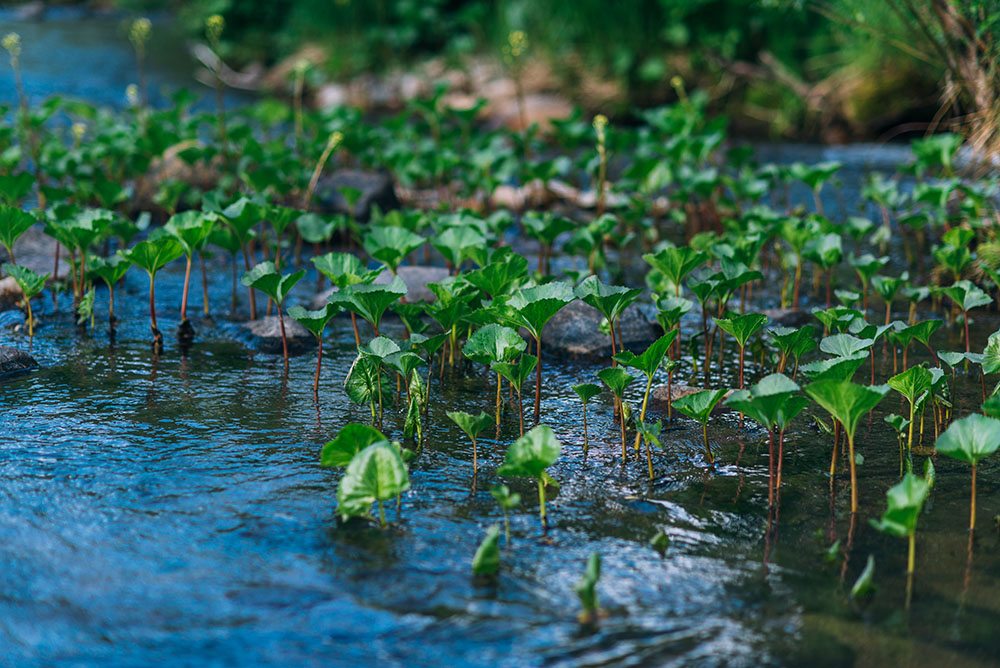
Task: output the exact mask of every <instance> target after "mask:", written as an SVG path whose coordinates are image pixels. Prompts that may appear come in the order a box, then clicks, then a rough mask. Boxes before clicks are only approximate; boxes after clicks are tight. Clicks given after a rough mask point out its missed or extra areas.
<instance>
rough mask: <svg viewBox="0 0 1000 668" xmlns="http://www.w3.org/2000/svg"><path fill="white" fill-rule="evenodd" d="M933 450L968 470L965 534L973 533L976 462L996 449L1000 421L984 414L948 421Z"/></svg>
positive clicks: (999, 433) (998, 441) (999, 441)
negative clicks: (969, 468)
mask: <svg viewBox="0 0 1000 668" xmlns="http://www.w3.org/2000/svg"><path fill="white" fill-rule="evenodd" d="M934 447H935V449H936V450H937V451H938V452H939V453H940V454H942V455H945V456H946V457H951V458H952V459H957V460H959V461H962V462H966V463H967V464H969V465H970V466H971V467H972V497H971V498H972V501H971V504H970V510H969V531H975V530H976V470H977V468H978V466H979V462H980V461H982V460H983V459H985V458H986V457H989V456H990V455H992V454H993V453H994V452H996V451H997V449H998V448H1000V420H997V419H995V418H992V417H986V416H985V415H978V414H973V415H968V416H966V417H964V418H962V419H960V420H956V421H954V422H952V423H951V425H950V426H949V427H948V428H947V429H946V430H945V431H944V433H943V434H941V436H940V437H939V438H938V440H937V443H936V444H935V446H934Z"/></svg>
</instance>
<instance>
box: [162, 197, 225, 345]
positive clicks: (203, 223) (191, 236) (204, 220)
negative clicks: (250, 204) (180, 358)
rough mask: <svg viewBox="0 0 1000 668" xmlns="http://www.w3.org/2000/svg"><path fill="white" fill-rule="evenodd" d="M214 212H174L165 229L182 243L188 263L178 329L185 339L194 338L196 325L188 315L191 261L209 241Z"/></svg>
mask: <svg viewBox="0 0 1000 668" xmlns="http://www.w3.org/2000/svg"><path fill="white" fill-rule="evenodd" d="M215 221H216V217H215V215H214V214H205V213H202V212H200V211H185V212H183V213H178V214H174V215H173V216H171V217H170V220H168V221H167V224H166V225H165V226H164V229H165V230H166V231H167V232H168V233H169V234H171V235H172V236H173V237H174V238H175V239H177V241H178V242H180V244H181V248H182V249H183V251H184V257H185V259H186V264H185V267H184V288H183V292H182V293H181V324H180V326H179V328H178V330H177V334H178V336H179V337H180V338H181V339H182V340H185V341H190V340H191V339H193V338H194V327H192V326H191V322H190V321H189V320H188V317H187V303H188V290H189V288H190V287H191V262H192V259H193V258H194V254H195V253H197V252H199V251H201V249H202V248H204V246H205V244H206V243H207V242H208V238H209V236H210V235H211V234H212V230H213V229H214V228H215Z"/></svg>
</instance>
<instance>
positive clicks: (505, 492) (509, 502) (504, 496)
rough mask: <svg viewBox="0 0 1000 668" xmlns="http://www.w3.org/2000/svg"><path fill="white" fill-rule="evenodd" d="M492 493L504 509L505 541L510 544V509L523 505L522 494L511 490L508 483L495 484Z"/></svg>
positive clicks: (501, 508)
mask: <svg viewBox="0 0 1000 668" xmlns="http://www.w3.org/2000/svg"><path fill="white" fill-rule="evenodd" d="M490 494H492V495H493V498H494V499H496V502H497V505H498V506H500V510H502V511H503V535H504V543H505V544H506V545H510V511H512V510H514V509H515V508H517V507H518V506H519V505H521V495H520V494H518V493H517V492H512V491H510V487H508V486H507V485H495V486H494V487H493V488H492V489H491V490H490Z"/></svg>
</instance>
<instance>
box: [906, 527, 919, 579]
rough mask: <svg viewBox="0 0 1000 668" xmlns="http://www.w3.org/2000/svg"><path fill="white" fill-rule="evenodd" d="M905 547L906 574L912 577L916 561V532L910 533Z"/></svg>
mask: <svg viewBox="0 0 1000 668" xmlns="http://www.w3.org/2000/svg"><path fill="white" fill-rule="evenodd" d="M907 542H908V543H909V545H908V546H907V548H908V549H907V551H906V574H907V575H913V571H914V567H915V566H916V561H917V534H916V532H913V533H911V534H910V535H909V536H907Z"/></svg>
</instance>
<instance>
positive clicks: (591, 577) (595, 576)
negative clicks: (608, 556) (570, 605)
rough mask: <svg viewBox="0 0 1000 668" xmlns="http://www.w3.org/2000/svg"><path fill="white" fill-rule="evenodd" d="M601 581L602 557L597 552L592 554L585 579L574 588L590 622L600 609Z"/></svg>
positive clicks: (588, 561)
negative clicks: (599, 585)
mask: <svg viewBox="0 0 1000 668" xmlns="http://www.w3.org/2000/svg"><path fill="white" fill-rule="evenodd" d="M600 579H601V555H600V554H598V553H597V552H592V553H591V554H590V557H589V558H588V559H587V568H586V569H585V570H584V572H583V577H581V578H580V580H579V581H578V582H577V583H576V585H575V586H574V587H573V589H574V590H575V591H576V595H577V597H578V598H579V599H580V605H581V606H583V610H584V613H585V616H586V618H587V619H588V620H592V618H593V616H594V615H595V614H596V613H597V611H598V608H599V606H598V603H597V582H598V580H600Z"/></svg>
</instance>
